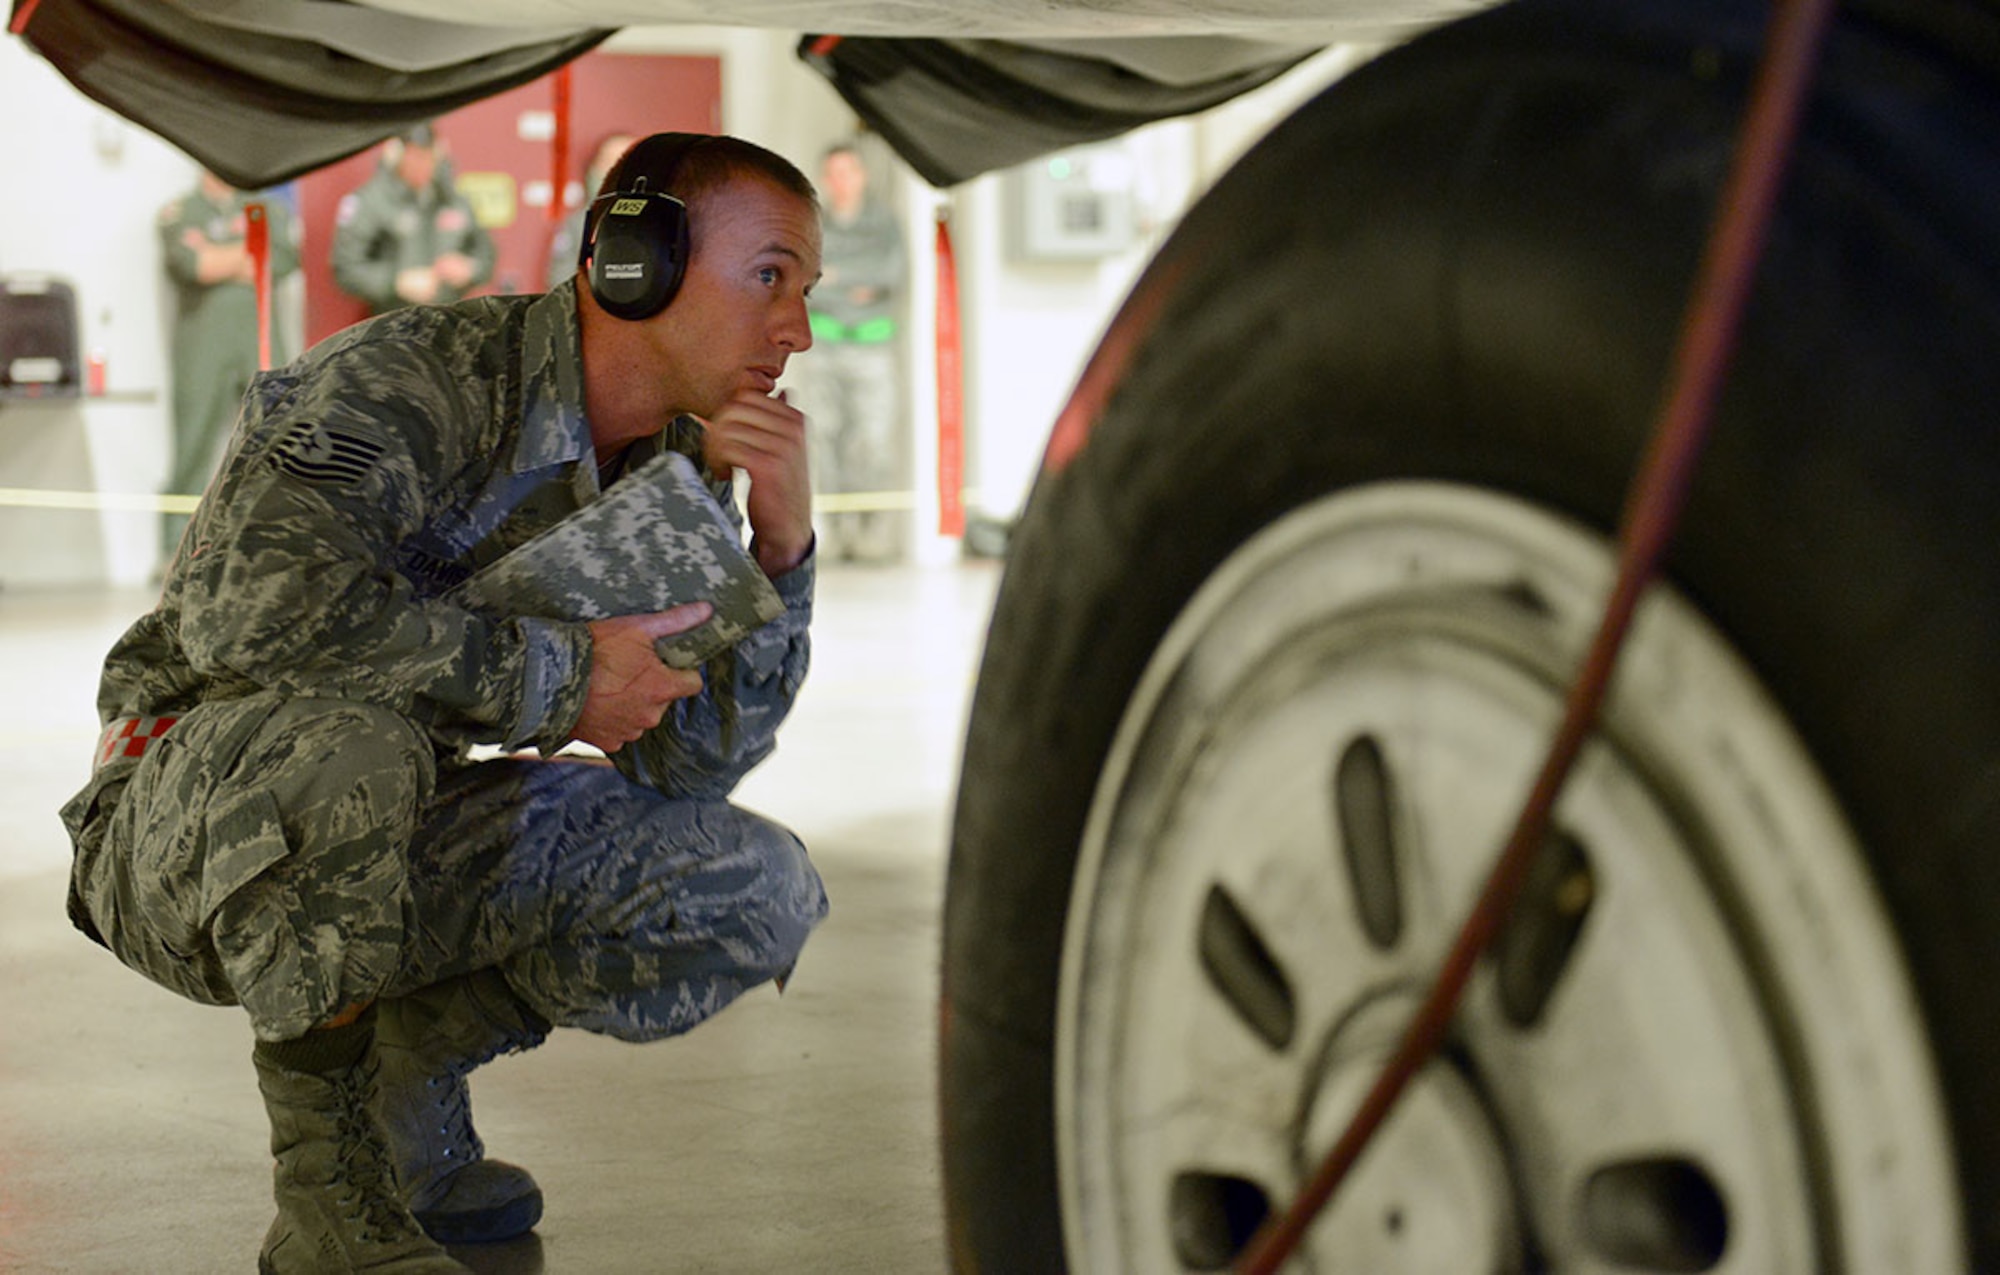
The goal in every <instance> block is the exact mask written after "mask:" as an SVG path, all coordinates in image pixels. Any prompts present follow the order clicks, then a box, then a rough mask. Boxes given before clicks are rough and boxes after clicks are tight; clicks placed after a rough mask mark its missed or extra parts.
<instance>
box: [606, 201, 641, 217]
mask: <svg viewBox="0 0 2000 1275" xmlns="http://www.w3.org/2000/svg"><path fill="white" fill-rule="evenodd" d="M644 211H646V201H645V200H643V199H620V200H616V201H614V202H613V203H612V205H611V211H610V214H609V215H610V216H613V217H637V216H638V215H639V214H640V213H642V212H644Z"/></svg>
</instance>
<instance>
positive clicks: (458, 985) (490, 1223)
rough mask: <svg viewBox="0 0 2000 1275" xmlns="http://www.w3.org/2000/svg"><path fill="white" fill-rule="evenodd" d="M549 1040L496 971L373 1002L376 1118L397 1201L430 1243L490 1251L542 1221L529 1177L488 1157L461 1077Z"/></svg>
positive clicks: (544, 1025)
mask: <svg viewBox="0 0 2000 1275" xmlns="http://www.w3.org/2000/svg"><path fill="white" fill-rule="evenodd" d="M548 1032H549V1025H548V1024H547V1023H546V1022H544V1021H542V1019H541V1018H540V1017H539V1016H538V1015H536V1014H535V1013H534V1012H533V1011H532V1010H529V1009H527V1008H526V1007H525V1006H523V1005H522V1004H521V1003H520V1002H519V1001H518V1000H516V999H515V997H514V994H513V992H512V991H510V990H509V989H508V987H507V984H506V981H505V980H504V979H502V978H501V977H500V974H499V972H498V971H495V970H481V971H479V972H477V973H474V974H468V975H464V976H462V977H459V978H452V979H446V980H445V981H444V982H442V983H438V984H435V985H433V986H431V987H427V988H425V989H424V990H423V991H421V992H417V993H416V994H414V995H411V996H403V997H397V998H395V999H392V1000H384V1001H380V1002H378V1003H377V1005H376V1020H375V1043H376V1049H377V1052H378V1054H379V1056H380V1057H381V1060H382V1079H381V1089H380V1099H379V1106H378V1107H377V1110H378V1111H379V1112H380V1113H381V1115H382V1121H383V1125H384V1127H385V1129H386V1130H387V1131H388V1134H389V1143H390V1146H391V1147H392V1148H393V1149H394V1151H395V1155H396V1173H397V1177H398V1179H399V1180H400V1181H401V1182H402V1184H403V1198H404V1199H405V1200H406V1201H407V1202H408V1203H409V1206H410V1210H411V1212H412V1213H414V1214H415V1215H416V1218H417V1221H418V1222H419V1223H421V1224H422V1225H423V1228H424V1230H425V1231H427V1232H428V1233H429V1234H430V1236H431V1238H432V1239H435V1240H439V1241H441V1242H443V1243H446V1244H482V1243H491V1242H493V1241H496V1240H506V1239H512V1238H513V1237H514V1236H517V1235H522V1234H525V1233H526V1232H528V1231H530V1230H532V1229H533V1228H534V1225H535V1223H537V1222H539V1221H541V1218H542V1191H541V1188H540V1187H538V1186H536V1185H535V1180H534V1178H532V1177H530V1176H529V1175H528V1171H527V1170H526V1169H522V1168H519V1167H517V1166H515V1165H511V1164H507V1163H505V1162H503V1161H499V1160H489V1159H487V1158H486V1147H485V1144H484V1143H482V1142H481V1141H480V1140H479V1135H478V1133H476V1132H475V1131H474V1130H473V1127H472V1096H471V1092H470V1090H469V1089H468V1088H467V1086H466V1083H465V1077H466V1075H467V1073H469V1072H471V1071H472V1069H473V1068H475V1067H477V1066H479V1065H480V1064H481V1063H484V1062H487V1061H489V1060H491V1059H493V1058H496V1057H498V1056H499V1055H501V1054H503V1053H509V1052H512V1051H516V1050H525V1049H532V1048H534V1047H535V1046H536V1045H539V1044H541V1043H542V1041H543V1039H544V1038H546V1037H547V1036H548Z"/></svg>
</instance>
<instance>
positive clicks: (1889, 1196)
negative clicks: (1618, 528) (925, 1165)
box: [1057, 484, 1962, 1275]
mask: <svg viewBox="0 0 2000 1275" xmlns="http://www.w3.org/2000/svg"><path fill="white" fill-rule="evenodd" d="M1612 566H1613V563H1612V558H1611V555H1610V553H1609V549H1608V546H1607V545H1606V544H1605V543H1604V542H1603V541H1602V539H1601V538H1600V537H1598V536H1596V535H1594V534H1592V533H1589V532H1587V531H1585V530H1583V529H1580V528H1578V527H1576V526H1574V525H1572V524H1569V523H1566V522H1563V521H1560V520H1558V519H1555V518H1552V517H1550V516H1548V515H1546V514H1543V513H1541V512H1539V511H1537V510H1534V509H1532V508H1530V507H1528V506H1526V505H1523V504H1521V503H1520V502H1517V501H1514V500H1511V499H1508V498H1504V497H1500V496H1496V495H1493V494H1491V493H1486V492H1481V491H1477V490H1474V489H1469V488H1462V487H1449V486H1443V485H1434V484H1397V485H1383V486H1378V487H1373V488H1367V489H1362V490H1358V491H1354V492H1350V493H1346V494H1342V495H1340V496H1336V497H1329V498H1327V499H1325V500H1323V501H1321V502H1319V503H1317V504H1315V505H1312V506H1310V507H1308V508H1306V509H1303V510H1300V511H1298V512H1296V513H1294V514H1292V515H1290V516H1289V517H1287V518H1285V519H1284V520H1282V521H1280V522H1279V523H1277V524H1276V525H1274V526H1273V527H1271V528H1270V529H1268V530H1267V531H1266V532H1265V533H1263V534H1262V535H1260V536H1258V537H1257V538H1255V539H1253V540H1252V541H1251V542H1249V543H1248V544H1246V545H1244V546H1243V547H1242V548H1241V549H1239V550H1238V551H1237V552H1236V553H1235V554H1234V555H1233V556H1232V557H1231V558H1230V559H1229V561H1228V562H1226V563H1225V564H1224V566H1223V568H1222V569H1221V570H1219V571H1218V572H1217V573H1216V574H1215V576H1214V577H1213V578H1212V579H1211V580H1210V581H1209V582H1208V584H1207V585H1206V586H1205V587H1204V588H1203V589H1202V590H1201V592H1200V593H1199V594H1198V595H1197V596H1196V597H1195V598H1194V599H1193V601H1191V602H1190V603H1189V605H1188V607H1187V609H1186V610H1185V612H1184V613H1183V614H1182V616H1181V617H1180V618H1179V619H1178V620H1177V621H1176V623H1175V625H1174V626H1173V628H1172V629H1171V630H1170V632H1169V633H1168V635H1167V637H1166V639H1165V640H1164V641H1163V642H1162V644H1161V647H1160V650H1159V651H1158V653H1157V654H1156V656H1155V658H1154V660H1153V662H1152V664H1151V665H1150V666H1149V668H1148V670H1147V672H1146V674H1145V676H1144V677H1143V678H1142V679H1141V682H1140V684H1139V687H1138V689H1137V690H1136V692H1135V693H1134V696H1133V699H1132V701H1131V704H1130V705H1129V707H1128V711H1127V714H1126V717H1125V720H1124V721H1123V723H1122V724H1121V727H1120V730H1119V734H1118V737H1117V740H1116V742H1115V743H1114V746H1113V749H1112V753H1111V756H1110V759H1109V761H1108V763H1107V766H1106V769H1105V773H1104V776H1103V778H1102V782H1101V784H1100V787H1099V790H1098V795H1097V798H1096V801H1095V803H1094V806H1093V809H1092V815H1091V820H1090V824H1089V827H1088V829H1087V831H1086V837H1085V842H1084V845H1083V847H1082V849H1081V853H1080V858H1079V870H1078V875H1077V886H1076V893H1075V895H1074V897H1073V899H1072V901H1071V910H1070V918H1069V931H1068V934H1067V939H1066V948H1065V952H1064V960H1063V971H1064V974H1063V977H1064V983H1063V987H1062V989H1061V999H1060V1005H1059V1011H1058V1024H1057V1116H1058V1131H1059V1156H1060V1165H1061V1173H1062V1190H1063V1203H1064V1223H1065V1228H1066V1234H1067V1241H1068V1245H1069V1248H1070V1252H1071V1261H1072V1265H1073V1266H1074V1267H1075V1268H1076V1269H1078V1270H1082V1271H1120V1270H1127V1271H1143V1272H1148V1273H1151V1272H1163V1271H1175V1270H1210V1269H1222V1268H1224V1267H1226V1266H1227V1265H1228V1263H1229V1261H1230V1260H1231V1259H1232V1258H1233V1256H1234V1255H1235V1254H1236V1252H1237V1251H1239V1250H1240V1248H1241V1245H1242V1243H1243V1241H1244V1239H1245V1238H1247V1233H1248V1230H1249V1228H1251V1227H1253V1226H1254V1225H1256V1224H1257V1223H1258V1222H1259V1221H1261V1220H1262V1219H1263V1218H1265V1217H1266V1216H1268V1214H1269V1213H1270V1211H1272V1210H1274V1209H1278V1208H1282V1207H1283V1206H1284V1205H1285V1204H1286V1203H1288V1202H1289V1200H1290V1199H1291V1198H1292V1197H1293V1195H1294V1194H1295V1193H1296V1192H1297V1190H1298V1189H1299V1187H1300V1186H1301V1185H1302V1184H1303V1182H1304V1181H1305V1179H1306V1178H1307V1177H1309V1176H1310V1175H1311V1173H1312V1172H1313V1170H1314V1169H1315V1168H1316V1167H1317V1164H1318V1162H1319V1159H1320V1157H1321V1156H1323V1155H1324V1153H1325V1150H1326V1149H1327V1148H1328V1147H1330V1146H1331V1144H1332V1141H1333V1140H1334V1139H1335V1138H1337V1137H1338V1136H1339V1133H1340V1131H1341V1129H1342V1128H1344V1127H1345V1124H1346V1120H1347V1118H1348V1115H1349V1114H1350V1113H1351V1111H1352V1110H1353V1108H1354V1106H1355V1105H1356V1104H1358V1102H1359V1101H1360V1099H1361V1096H1362V1094H1363V1093H1365V1092H1366V1090H1367V1089H1368V1087H1369V1086H1370V1085H1372V1083H1373V1081H1374V1077H1375V1074H1376V1072H1377V1071H1378V1070H1379V1067H1380V1065H1381V1061H1382V1059H1383V1058H1384V1057H1385V1056H1386V1053H1387V1051H1388V1049H1389V1048H1390V1047H1391V1046H1392V1045H1393V1042H1394V1040H1395V1038H1396V1036H1397V1035H1398V1034H1399V1033H1400V1032H1401V1030H1402V1027H1403V1024H1404V1023H1405V1022H1406V1021H1407V1019H1408V1016H1409V1012H1410V1009H1411V1008H1412V1007H1413V1006H1414V1005H1415V1003H1416V1001H1417V999H1418V998H1419V997H1420V996H1421V994H1422V991H1423V989H1424V988H1425V987H1426V986H1427V985H1428V983H1429V981H1430V979H1431V977H1432V976H1433V973H1434V971H1435V968H1436V965H1437V962H1438V961H1439V959H1440V958H1441V956H1442V954H1443V952H1444V951H1445V949H1446V947H1447V946H1448V945H1449V943H1450V941H1451V938H1452V937H1453V934H1454V933H1455V930H1456V928H1457V926H1458V924H1459V923H1460V921H1461V920H1462V918H1463V916H1464V914H1465V912H1466V910H1467V908H1468V907H1469V906H1470V902H1471V900H1472V898H1473V897H1474V896H1475V895H1476V893H1477V891H1478V889H1479V887H1480V886H1481V884H1482V883H1483V878H1484V875H1485V873H1486V871H1487V870H1488V869H1489V868H1490V866H1491V863H1492V859H1493V857H1494V855H1495V854H1496V853H1497V852H1498V849H1499V846H1500V844H1501V843H1502V841H1503V840H1504V838H1505V837H1506V835H1507V833H1508V831H1509V830H1510V829H1511V825H1512V822H1513V819H1514V817H1515V816H1516V815H1517V814H1518V811H1519V808H1520V806H1521V804H1522V802H1523V800H1524V799H1525V795H1526V792H1527V788H1528V786H1529V784H1530V782H1531V781H1532V778H1533V775H1534V772H1535V770H1536V768H1537V767H1538V766H1539V764H1540V762H1541V759H1542V755H1543V753H1544V752H1545V751H1546V749H1547V746H1548V741H1549V739H1550V737H1551V735H1552V734H1553V732H1554V729H1555V726H1556V723H1557V721H1558V720H1559V718H1560V714H1561V706H1562V699H1563V696H1564V694H1565V693H1566V691H1567V688H1568V684H1569V682H1570V680H1571V679H1572V678H1573V676H1574V669H1575V667H1576V665H1577V662H1578V660H1579V658H1580V656H1581V653H1582V651H1583V650H1584V649H1585V647H1586V646H1587V644H1588V642H1589V639H1590V637H1591V635H1592V633H1593V631H1594V629H1595V626H1596V624H1597V618H1598V613H1599V610H1600V608H1601V607H1602V605H1603V602H1602V600H1603V598H1604V596H1605V593H1606V591H1607V590H1608V587H1609V584H1610V579H1611V573H1612ZM1864 865H1865V860H1864V856H1863V855H1862V853H1861V850H1860V847H1858V846H1857V845H1856V844H1855V842H1854V839H1853V837H1852V835H1851V833H1850V832H1849V831H1848V829H1847V827H1846V826H1845V823H1844V822H1843V820H1842V818H1841V816H1840V812H1839V809H1838V807H1837V805H1836V803H1835V802H1834V800H1833V798H1832V796H1831V795H1830V794H1829V793H1828V792H1827V791H1826V789H1825V785H1824V783H1823V782H1822V781H1821V780H1820V778H1819V777H1818V775H1817V773H1816V772H1815V771H1814V769H1813V767H1812V766H1811V764H1810V761H1809V758H1808V756H1807V753H1806V751H1805V749H1804V748H1803V746H1802V745H1801V744H1800V743H1799V741H1798V740H1797V739H1796V738H1795V737H1794V736H1793V735H1792V733H1791V731H1790V729H1789V726H1788V725H1787V723H1786V721H1785V719H1784V717H1783V715H1782V713H1780V712H1779V710H1778V709H1777V708H1776V706H1775V705H1774V704H1773V703H1772V702H1771V701H1770V699H1769V698H1768V696H1767V695H1766V694H1765V693H1764V692H1763V691H1762V690H1761V688H1760V687H1759V686H1758V685H1757V684H1756V682H1755V680H1754V679H1753V678H1752V677H1751V676H1750V675H1749V673H1748V672H1747V670H1746V669H1745V668H1744V667H1743V666H1742V665H1741V663H1740V662H1739V661H1738V660H1737V659H1736V658H1735V657H1734V656H1733V655H1732V653H1731V652H1730V650H1729V648H1728V646H1727V644H1726V643H1725V642H1724V641H1723V640H1722V638H1721V637H1720V636H1719V635H1718V634H1716V633H1715V632H1714V631H1713V630H1712V629H1711V628H1710V627H1709V626H1708V625H1707V624H1706V623H1705V622H1704V621H1703V620H1702V618H1701V617H1700V616H1699V615H1698V614H1697V613H1696V612H1694V611H1693V610H1692V608H1690V607H1688V606H1687V605H1686V604H1685V603H1684V602H1682V601H1681V600H1679V599H1678V598H1677V597H1676V596H1674V595H1673V594H1672V593H1671V591H1668V590H1664V589H1656V590H1655V591H1654V594H1653V595H1652V596H1651V597H1649V599H1648V600H1647V602H1646V604H1645V605H1644V606H1643V607H1642V608H1641V611H1640V615H1639V617H1638V620H1637V622H1636V623H1635V626H1634V629H1633V632H1632V635H1631V638H1630V640H1629V641H1628V644H1627V649H1626V651H1625V653H1624V654H1623V656H1622V657H1621V663H1620V667H1619V673H1618V676H1617V678H1616V680H1615V682H1614V685H1613V688H1612V693H1611V696H1610V698H1609V701H1608V702H1607V705H1606V707H1605V711H1604V713H1603V714H1602V717H1601V726H1600V730H1599V732H1598V734H1597V736H1596V737H1595V738H1594V739H1593V741H1592V742H1591V743H1590V744H1589V745H1587V746H1586V748H1585V750H1584V752H1583V755H1582V757H1581V758H1580V760H1579V763H1578V766H1577V769H1576V771H1575V773H1574V775H1573V777H1572V779H1571V781H1570V784H1569V786H1568V788H1567V789H1566V791H1565V793H1564V796H1563V799H1562V801H1561V802H1560V803H1559V805H1558V809H1557V812H1556V820H1555V835H1554V836H1553V837H1552V840H1551V843H1550V845H1549V846H1548V847H1547V848H1546V849H1545V850H1544V852H1543V854H1542V857H1541V860H1540V861H1539V862H1538V865H1537V869H1536V872H1535V874H1534V877H1533V879H1532V880H1531V881H1530V883H1529V886H1528V889H1527V891H1526V893H1525V896H1524V899H1523V902H1522V906H1521V907H1520V908H1519V909H1517V912H1516V916H1515V919H1514V921H1513V922H1512V923H1511V925H1510V927H1509V929H1508V931H1507V933H1506V934H1505V935H1503V937H1502V939H1501V941H1500V942H1499V943H1498V944H1496V947H1495V950H1494V952H1492V953H1491V954H1489V958H1488V960H1487V961H1486V962H1485V963H1484V964H1483V966H1482V969H1481V971H1480V972H1479V974H1477V975H1476V976H1475V979H1474V981H1473V984H1472V985H1471V987H1470V988H1469V990H1468V995H1467V999H1466V1002H1465V1004H1464V1006H1463V1007H1462V1009H1461V1012H1460V1015H1459V1019H1458V1021H1457V1023H1456V1024H1455V1028H1454V1034H1453V1036H1452V1039H1451V1042H1450V1045H1449V1047H1448V1049H1447V1050H1446V1051H1445V1052H1444V1053H1443V1054H1442V1055H1441V1056H1440V1057H1439V1058H1438V1059H1436V1060H1434V1061H1433V1062H1432V1063H1431V1064H1430V1065H1429V1067H1428V1068H1427V1069H1426V1071H1425V1072H1424V1073H1423V1075H1422V1076H1421V1077H1419V1078H1418V1080H1417V1081H1416V1082H1415V1083H1414V1085H1413V1086H1412V1090H1411V1092H1410V1093H1409V1094H1407V1095H1406V1097H1405V1100H1404V1102H1403V1104H1402V1105H1401V1106H1400V1107H1399V1109H1398V1111H1397V1113H1396V1114H1395V1115H1394V1116H1392V1118H1391V1121H1390V1123H1389V1124H1388V1125H1387V1126H1386V1127H1385V1128H1384V1129H1383V1131H1382V1132H1381V1134H1380V1135H1379V1137H1378V1139H1377V1141H1376V1143H1375V1144H1374V1145H1372V1146H1371V1147H1370V1148H1369V1150H1368V1152H1367V1153H1366V1155H1365V1156H1364V1158H1363V1160H1362V1162H1361V1164H1360V1165H1359V1166H1357V1169H1356V1172H1355V1174H1354V1175H1353V1176H1352V1178H1351V1180H1350V1182H1349V1183H1348V1184H1347V1186H1346V1187H1345V1188H1344V1189H1343V1191H1342V1192H1341V1194H1340V1195H1339V1196H1337V1197H1336V1199H1335V1201H1334V1203H1333V1205H1332V1206H1331V1207H1330V1208H1329V1210H1328V1211H1327V1213H1326V1214H1325V1215H1323V1216H1322V1218H1321V1219H1320V1221H1319V1222H1318V1224H1317V1225H1316V1226H1315V1227H1314V1229H1313V1232H1312V1234H1311V1237H1310V1239H1309V1241H1308V1243H1307V1245H1306V1246H1305V1247H1304V1248H1303V1249H1302V1252H1301V1256H1300V1258H1299V1264H1298V1265H1297V1267H1296V1268H1297V1269H1307V1270H1324V1271H1329V1272H1332V1271H1365V1272H1402V1271H1438V1272H1452V1273H1453V1275H1467V1273H1470V1272H1483V1271H1492V1272H1504V1271H1512V1270H1517V1269H1522V1268H1524V1267H1527V1266H1530V1265H1532V1264H1534V1263H1537V1262H1541V1263H1546V1264H1548V1265H1549V1266H1551V1267H1553V1268H1554V1269H1559V1270H1564V1271H1573V1270H1574V1271H1598V1270H1602V1271H1606V1272H1610V1271H1614V1270H1617V1271H1630V1270H1714V1271H1725V1272H1741V1273H1743V1275H1751V1273H1755V1275H1782V1273H1785V1272H1800V1273H1805V1272H1814V1271H1820V1270H1826V1269H1839V1268H1843V1267H1844V1268H1845V1269H1849V1270H1854V1271H1874V1270H1897V1271H1931V1270H1937V1271H1944V1270H1950V1269H1954V1268H1955V1267H1957V1266H1959V1265H1961V1264H1962V1261H1961V1258H1960V1251H1961V1239H1960V1234H1961V1232H1960V1223H1959V1219H1958V1217H1957V1216H1956V1213H1955V1210H1954V1208H1953V1205H1952V1201H1953V1200H1954V1199H1955V1198H1956V1193H1955V1191H1954V1189H1953V1187H1952V1179H1951V1175H1950V1162H1949V1149H1948V1143H1947V1139H1946V1135H1945V1132H1944V1125H1943V1121H1942V1118H1941V1114H1940V1105H1939V1102H1938V1097H1937V1094H1936V1091H1935V1085H1934V1081H1933V1079H1932V1075H1931V1063H1930V1059H1929V1055H1928V1050H1927V1046H1926V1043H1925V1036H1924V1032H1923V1030H1922V1027H1921V1023H1920V1021H1919V1019H1918V1016H1917V1013H1916V1011H1915V1009H1914V1001H1913V998H1912V996H1911V994H1910V991H1909V989H1908V987H1907V986H1906V982H1905V979H1904V976H1903V974H1902V972H1901V966H1900V958H1899V956H1898V954H1897V949H1896V944H1895V941H1894V936H1893V934H1892V933H1891V931H1890V928H1889V925H1888V923H1887V921H1886V919H1885V917H1884V916H1883V914H1882V910H1881V907H1880V904H1879V902H1878V901H1877V900H1876V898H1875V896H1874V894H1873V889H1872V884H1871V883H1870V881H1869V878H1868V876H1867V874H1866V870H1865V866H1864Z"/></svg>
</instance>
